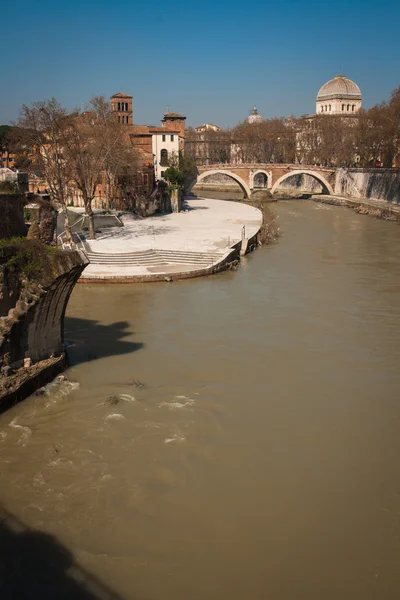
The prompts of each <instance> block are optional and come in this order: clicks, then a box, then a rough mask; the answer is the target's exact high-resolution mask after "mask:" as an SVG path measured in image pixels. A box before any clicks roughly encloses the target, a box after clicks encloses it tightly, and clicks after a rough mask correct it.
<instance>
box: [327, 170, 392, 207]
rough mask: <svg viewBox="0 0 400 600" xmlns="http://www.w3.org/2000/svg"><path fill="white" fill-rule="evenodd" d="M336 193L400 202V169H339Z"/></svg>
mask: <svg viewBox="0 0 400 600" xmlns="http://www.w3.org/2000/svg"><path fill="white" fill-rule="evenodd" d="M335 193H336V194H338V195H342V196H349V197H354V198H357V197H360V198H370V199H375V200H386V201H387V202H392V203H393V204H400V169H382V168H380V169H338V171H337V173H336V182H335Z"/></svg>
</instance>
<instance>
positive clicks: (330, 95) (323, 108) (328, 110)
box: [316, 75, 362, 116]
mask: <svg viewBox="0 0 400 600" xmlns="http://www.w3.org/2000/svg"><path fill="white" fill-rule="evenodd" d="M361 105H362V94H361V90H360V88H359V87H358V85H357V84H356V83H354V81H352V80H351V79H348V78H347V77H345V76H344V75H335V77H334V78H333V79H331V80H330V81H328V82H327V83H325V84H324V85H323V86H322V87H321V89H320V90H319V92H318V94H317V98H316V114H317V115H322V114H323V115H325V114H326V115H341V116H350V115H351V116H354V115H355V114H357V113H358V112H359V111H360V108H361Z"/></svg>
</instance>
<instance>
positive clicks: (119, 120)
mask: <svg viewBox="0 0 400 600" xmlns="http://www.w3.org/2000/svg"><path fill="white" fill-rule="evenodd" d="M118 123H121V117H120V116H119V115H118Z"/></svg>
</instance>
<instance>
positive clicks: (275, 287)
mask: <svg viewBox="0 0 400 600" xmlns="http://www.w3.org/2000/svg"><path fill="white" fill-rule="evenodd" d="M272 210H273V211H275V212H276V213H277V214H278V216H279V224H280V227H281V229H282V230H283V233H284V235H283V236H282V237H281V238H280V239H279V241H278V242H277V243H274V244H273V245H271V246H268V247H262V248H260V249H259V250H257V252H255V253H253V254H252V255H250V256H249V257H247V258H246V259H244V260H243V262H242V264H241V267H240V269H239V270H238V271H237V272H227V273H223V274H220V275H216V276H213V277H209V278H206V279H201V278H200V279H194V280H187V281H182V282H176V283H171V284H168V283H165V284H163V283H162V284H154V283H153V284H145V285H121V286H114V285H110V286H104V287H103V286H100V285H93V286H77V287H76V288H75V291H74V293H73V295H72V298H71V301H70V304H69V308H68V313H67V319H66V339H67V340H68V342H69V343H70V344H71V345H70V348H69V351H70V357H71V360H72V363H73V366H72V368H71V369H70V370H69V371H68V373H67V374H68V377H69V378H70V380H71V382H76V384H75V383H67V382H66V383H63V384H61V385H55V386H53V387H52V388H50V390H49V391H48V393H47V395H45V396H42V397H32V398H30V399H28V400H26V401H25V402H23V403H21V404H19V405H18V406H15V407H14V408H13V409H12V410H10V411H8V412H6V413H4V414H3V415H2V416H1V417H0V465H1V471H0V489H1V497H0V499H1V504H2V506H3V507H4V508H5V509H7V510H8V511H9V512H10V513H12V514H13V515H14V516H16V517H17V518H18V519H19V521H20V522H21V523H20V522H19V521H18V524H17V525H16V524H15V523H14V525H13V518H12V517H9V519H8V522H9V523H10V527H11V529H13V528H14V529H13V533H11V534H10V533H9V537H10V539H12V540H13V544H14V547H15V548H16V549H17V550H18V548H19V546H18V544H19V541H20V540H24V539H28V547H29V548H30V549H31V551H33V552H31V554H28V556H25V560H22V564H21V565H19V563H18V562H17V564H15V562H14V565H11V566H10V565H8V566H7V573H6V572H5V571H4V572H3V577H4V573H5V576H6V578H7V576H8V577H11V575H10V573H9V572H10V570H11V571H12V569H14V572H13V576H14V585H16V586H17V587H18V585H20V586H22V587H23V586H24V585H25V586H27V585H29V586H32V587H31V589H30V594H29V590H28V591H26V590H25V592H26V598H30V599H31V598H36V597H38V598H47V597H49V598H54V599H55V600H59V598H64V597H65V598H78V599H80V598H84V599H85V600H94V599H96V600H98V599H99V598H108V597H109V595H107V594H108V592H105V591H104V590H102V588H101V586H102V585H103V584H104V585H105V586H107V589H108V590H111V591H112V592H114V593H115V594H116V595H118V597H119V598H121V599H123V600H245V599H249V600H259V599H260V600H264V599H266V600H267V599H271V600H298V599H301V600H303V599H304V600H370V599H374V600H398V598H399V597H400V319H399V306H400V244H399V234H400V229H399V226H398V225H397V224H394V223H387V222H384V221H379V220H375V219H373V218H371V217H367V216H362V215H358V214H356V213H355V212H353V211H352V210H350V209H346V208H339V207H331V206H326V205H320V204H317V203H313V202H310V201H293V200H291V201H285V202H281V203H278V204H276V205H274V206H273V208H272ZM141 384H143V386H142V387H141ZM110 396H119V400H118V399H114V400H113V399H112V400H108V401H107V399H108V398H109V397H110ZM113 402H114V403H113ZM24 527H28V528H33V529H34V530H35V531H36V533H35V531H29V530H24ZM24 531H25V533H24ZM44 533H47V534H51V536H53V537H52V538H50V537H46V536H44V535H43V534H44ZM35 536H37V538H38V539H39V542H38V543H36V537H35ZM7 539H8V538H7ZM1 543H2V538H1V537H0V544H1ZM15 548H14V549H15ZM3 549H4V538H3ZM8 554H9V551H8V550H7V552H5V554H4V556H5V557H6V564H7V555H8ZM2 560H3V559H2ZM31 560H32V561H33V565H34V569H37V570H38V571H39V576H40V577H39V579H40V578H41V577H42V578H44V579H46V573H47V575H48V576H49V577H50V579H51V580H52V585H54V590H55V591H54V592H52V594H51V593H48V595H46V594H45V593H43V590H42V589H41V588H40V582H38V579H37V577H38V575H37V573H36V572H35V573H32V570H34V569H33V568H30V567H29V565H30V564H31ZM19 569H21V571H19ZM81 569H82V571H81ZM42 571H43V572H42ZM87 573H90V574H91V576H93V579H91V577H89V578H88V579H86V583H84V579H85V577H87V575H85V574H87ZM81 579H82V581H83V583H82V584H81V583H80V581H81ZM17 580H18V581H17ZM71 580H72V581H73V583H70V582H71ZM94 580H96V582H97V583H96V584H94V583H93V582H94ZM23 581H26V582H27V583H26V584H23V583H21V582H23ZM88 581H89V583H88ZM96 585H97V586H98V588H97V587H96ZM70 586H71V587H70ZM85 586H86V587H85ZM37 588H38V590H39V591H37ZM58 588H59V589H58ZM69 589H72V590H75V592H74V593H73V592H68V593H67V592H65V590H69ZM78 589H79V590H81V592H80V593H78V592H77V590H78ZM99 590H102V591H99ZM11 594H12V593H11V592H9V597H10V598H11V597H12V598H13V600H14V598H15V600H19V599H20V598H22V597H24V598H25V596H23V595H22V594H20V595H15V594H14V596H12V595H11ZM35 594H37V595H35ZM63 594H64V595H63ZM0 596H1V585H0ZM1 597H2V598H6V597H7V594H6V596H1ZM7 600H8V597H7Z"/></svg>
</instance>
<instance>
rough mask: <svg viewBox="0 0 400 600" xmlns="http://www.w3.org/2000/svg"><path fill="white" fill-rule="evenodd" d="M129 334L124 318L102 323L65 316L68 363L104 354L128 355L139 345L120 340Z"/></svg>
mask: <svg viewBox="0 0 400 600" xmlns="http://www.w3.org/2000/svg"><path fill="white" fill-rule="evenodd" d="M131 336H132V331H131V329H130V323H128V321H118V322H116V323H111V324H110V325H103V324H100V322H99V321H95V320H91V319H78V318H76V317H65V322H64V337H65V345H66V347H67V353H68V360H69V362H70V364H71V365H72V366H74V365H77V364H80V363H83V362H89V361H91V360H96V359H98V358H104V357H106V356H118V355H120V354H129V353H131V352H136V351H137V350H140V349H141V348H143V344H142V343H140V342H132V341H128V340H124V339H123V338H125V337H131Z"/></svg>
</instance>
